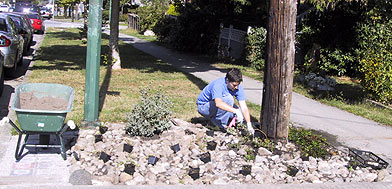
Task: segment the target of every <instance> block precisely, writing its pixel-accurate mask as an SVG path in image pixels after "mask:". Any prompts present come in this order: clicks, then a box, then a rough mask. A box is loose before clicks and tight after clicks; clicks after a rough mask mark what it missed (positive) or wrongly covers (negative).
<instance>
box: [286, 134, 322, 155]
mask: <svg viewBox="0 0 392 189" xmlns="http://www.w3.org/2000/svg"><path fill="white" fill-rule="evenodd" d="M288 138H289V141H291V142H294V143H295V144H296V145H297V146H298V148H299V150H300V151H301V154H302V155H303V156H306V157H308V156H312V157H315V158H317V157H321V158H324V157H326V156H327V155H328V151H327V148H328V145H327V143H326V142H327V139H325V138H324V137H323V136H321V135H317V134H313V133H312V131H310V130H307V129H303V128H294V127H290V130H289V137H288Z"/></svg>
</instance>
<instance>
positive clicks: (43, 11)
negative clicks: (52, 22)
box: [40, 7, 53, 19]
mask: <svg viewBox="0 0 392 189" xmlns="http://www.w3.org/2000/svg"><path fill="white" fill-rule="evenodd" d="M40 13H41V16H42V18H47V19H51V18H52V16H53V13H52V10H51V9H49V8H47V7H42V8H41V12H40Z"/></svg>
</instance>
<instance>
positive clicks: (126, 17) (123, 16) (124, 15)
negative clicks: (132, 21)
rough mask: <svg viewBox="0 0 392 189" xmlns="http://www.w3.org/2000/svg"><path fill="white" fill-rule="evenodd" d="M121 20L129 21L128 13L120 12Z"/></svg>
mask: <svg viewBox="0 0 392 189" xmlns="http://www.w3.org/2000/svg"><path fill="white" fill-rule="evenodd" d="M119 20H120V22H125V23H128V14H120V17H119Z"/></svg>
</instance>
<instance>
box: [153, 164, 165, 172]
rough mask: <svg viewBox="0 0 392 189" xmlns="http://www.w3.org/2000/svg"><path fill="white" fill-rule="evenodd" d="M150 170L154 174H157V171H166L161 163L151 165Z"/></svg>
mask: <svg viewBox="0 0 392 189" xmlns="http://www.w3.org/2000/svg"><path fill="white" fill-rule="evenodd" d="M150 171H151V172H152V173H154V174H159V173H163V172H165V171H166V169H165V168H164V167H163V166H162V164H157V165H155V166H153V167H151V168H150Z"/></svg>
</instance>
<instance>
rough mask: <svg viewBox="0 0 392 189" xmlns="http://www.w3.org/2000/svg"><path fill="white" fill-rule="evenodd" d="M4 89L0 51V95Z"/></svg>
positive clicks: (2, 57)
mask: <svg viewBox="0 0 392 189" xmlns="http://www.w3.org/2000/svg"><path fill="white" fill-rule="evenodd" d="M3 89H4V53H3V52H1V51H0V96H1V95H2V94H3Z"/></svg>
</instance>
